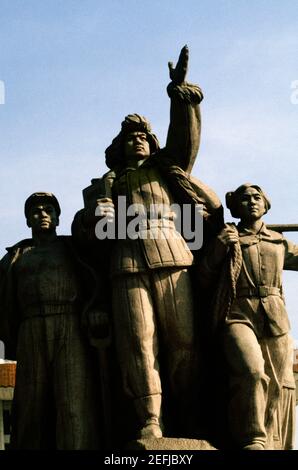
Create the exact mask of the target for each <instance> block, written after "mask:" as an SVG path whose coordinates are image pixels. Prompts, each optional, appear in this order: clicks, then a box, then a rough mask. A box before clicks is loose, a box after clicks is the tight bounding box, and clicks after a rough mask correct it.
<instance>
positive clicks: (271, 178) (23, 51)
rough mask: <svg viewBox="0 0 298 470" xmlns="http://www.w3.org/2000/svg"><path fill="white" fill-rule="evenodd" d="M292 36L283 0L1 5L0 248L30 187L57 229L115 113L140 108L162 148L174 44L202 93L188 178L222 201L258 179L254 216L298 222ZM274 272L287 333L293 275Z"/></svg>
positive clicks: (294, 26) (112, 127) (296, 279)
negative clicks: (42, 196)
mask: <svg viewBox="0 0 298 470" xmlns="http://www.w3.org/2000/svg"><path fill="white" fill-rule="evenodd" d="M297 31H298V2H296V1H295V0H283V1H282V2H281V1H277V0H271V1H270V2H269V1H267V0H266V1H265V0H258V1H256V0H251V1H249V2H248V1H246V0H230V1H229V0H201V1H199V0H184V1H183V2H181V1H179V2H178V1H176V0H150V1H149V0H143V1H137V0H109V1H101V0H97V1H96V0H84V1H79V0H51V1H42V2H41V1H38V0H35V1H34V0H26V1H22V0H0V80H2V82H3V83H4V85H5V104H2V105H0V158H1V186H0V214H1V221H2V224H1V225H2V230H1V233H0V255H3V254H4V252H5V247H6V246H8V245H10V244H12V243H14V242H16V241H18V240H19V239H21V238H24V237H27V236H29V235H30V233H29V231H28V228H27V227H26V225H25V221H24V218H23V203H24V200H25V199H26V197H27V196H28V195H29V194H31V193H32V192H33V191H37V190H47V191H52V192H54V193H55V194H56V195H57V197H58V198H59V200H60V201H61V206H62V216H61V226H60V230H59V233H69V231H70V224H71V221H72V218H73V215H74V213H75V212H76V211H77V210H78V209H79V208H80V207H81V206H82V194H81V191H82V189H83V188H84V187H86V186H87V185H88V184H89V181H90V179H91V178H93V177H96V176H99V175H101V174H102V173H103V172H105V171H106V168H105V164H104V150H105V148H106V147H107V146H108V145H109V144H110V142H111V139H112V138H113V137H114V136H115V135H116V133H118V131H119V128H120V122H121V121H122V119H123V117H124V116H125V115H126V114H128V113H132V112H138V113H140V114H143V115H145V116H147V117H148V118H149V120H150V121H151V123H152V126H153V129H154V131H155V133H156V134H157V135H158V136H159V139H160V142H161V144H162V145H163V144H164V143H165V139H166V133H167V126H168V117H169V100H168V97H167V95H166V91H165V88H166V85H167V83H168V70H167V62H168V60H173V61H176V60H177V57H178V54H179V51H180V49H181V47H182V46H183V45H184V44H188V46H189V49H190V64H189V74H188V80H189V81H191V82H194V83H198V84H199V85H200V86H201V87H202V89H203V91H204V95H205V99H204V101H203V103H202V106H201V110H202V120H203V127H202V142H201V148H200V151H199V155H198V158H197V162H196V165H195V167H194V170H193V174H194V175H195V176H197V177H198V178H200V179H202V180H203V181H204V182H206V183H207V184H209V185H210V186H211V187H212V188H213V189H214V190H215V191H216V192H217V194H218V195H219V197H220V198H221V199H222V200H223V201H224V195H225V193H226V191H228V190H231V189H235V188H236V187H237V186H238V185H239V184H241V183H243V182H246V181H250V182H253V183H256V184H259V185H261V186H262V187H263V188H264V189H265V190H266V192H267V193H268V195H269V197H270V199H271V202H272V209H271V211H270V212H269V213H268V215H267V216H266V221H267V222H268V223H279V222H281V223H298V214H297V209H296V206H297V202H298V187H297V172H298V161H297V155H298V105H295V104H293V103H292V102H291V93H292V92H293V90H291V83H292V82H293V81H294V80H298V66H297V50H298V34H297ZM226 218H227V220H231V219H230V217H229V214H228V213H227V212H226ZM287 236H288V238H290V239H291V240H293V241H296V242H297V243H298V234H288V235H287ZM284 279H285V292H286V296H287V306H288V311H289V315H290V319H291V323H292V329H293V336H294V337H295V338H297V339H298V315H297V313H298V312H297V307H296V305H297V286H298V274H296V273H285V277H284Z"/></svg>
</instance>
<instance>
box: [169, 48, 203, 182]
mask: <svg viewBox="0 0 298 470" xmlns="http://www.w3.org/2000/svg"><path fill="white" fill-rule="evenodd" d="M188 56H189V51H188V47H187V46H184V47H183V48H182V50H181V52H180V56H179V59H178V62H177V65H176V67H175V68H174V67H173V64H172V62H169V71H170V78H171V82H170V84H169V85H168V88H167V92H168V95H169V97H170V98H171V110H170V125H169V130H168V136H167V143H166V151H167V155H168V156H169V157H170V159H171V161H172V162H173V164H176V165H178V166H180V167H181V168H182V169H183V170H184V171H186V172H187V173H190V172H191V169H192V167H193V164H194V162H195V158H196V156H197V153H198V150H199V145H200V135H201V115H200V109H199V104H200V102H201V101H202V99H203V93H202V91H201V89H200V88H199V87H198V86H197V85H191V84H190V83H187V82H186V81H185V77H186V73H187V66H188Z"/></svg>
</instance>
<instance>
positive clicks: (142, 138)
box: [124, 132, 150, 160]
mask: <svg viewBox="0 0 298 470" xmlns="http://www.w3.org/2000/svg"><path fill="white" fill-rule="evenodd" d="M124 153H125V157H126V159H127V160H129V159H136V160H144V159H145V158H148V157H149V156H150V145H149V142H148V140H147V134H146V133H145V132H130V133H129V134H127V136H126V137H125V141H124Z"/></svg>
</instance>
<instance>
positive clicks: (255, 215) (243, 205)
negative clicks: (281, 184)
mask: <svg viewBox="0 0 298 470" xmlns="http://www.w3.org/2000/svg"><path fill="white" fill-rule="evenodd" d="M265 212H266V207H265V201H264V198H263V196H262V195H261V194H260V193H259V192H258V191H257V190H256V189H255V188H247V189H246V190H245V191H244V193H243V194H242V195H241V197H240V199H239V215H240V218H241V220H244V221H252V220H258V219H260V218H261V217H262V216H263V215H264V214H265Z"/></svg>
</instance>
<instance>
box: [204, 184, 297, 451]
mask: <svg viewBox="0 0 298 470" xmlns="http://www.w3.org/2000/svg"><path fill="white" fill-rule="evenodd" d="M226 203H227V207H228V208H229V209H230V211H231V214H232V216H233V217H235V218H239V219H240V223H239V224H238V225H237V226H236V225H235V224H226V226H225V227H224V229H223V230H222V231H221V233H220V234H219V235H218V236H217V237H216V238H215V239H214V241H212V242H211V243H210V244H209V246H208V248H207V249H206V252H205V257H204V259H203V260H202V262H201V264H200V266H199V271H200V278H201V282H202V283H204V284H205V287H207V286H208V284H210V283H211V285H212V286H213V291H214V292H215V300H214V308H213V316H212V323H213V333H214V335H215V338H216V339H217V343H218V344H220V346H219V347H220V348H221V352H222V353H223V355H224V358H225V362H226V367H227V374H228V383H229V389H228V426H229V431H230V435H231V438H232V441H231V442H232V444H231V445H232V446H233V447H236V448H241V449H245V450H263V449H266V450H267V449H285V450H289V449H292V448H293V439H294V429H295V406H296V395H295V380H294V376H293V343H292V338H291V337H290V335H289V330H290V325H289V320H288V315H287V312H286V309H285V303H284V296H283V290H282V271H283V269H288V270H294V271H297V270H298V246H297V245H294V244H293V243H292V242H290V241H288V240H286V239H285V238H284V237H283V235H282V234H280V233H277V232H275V231H272V230H269V229H268V228H267V227H266V225H265V224H264V222H263V221H262V216H263V215H264V214H266V212H267V211H268V210H269V209H270V202H269V200H268V198H267V196H266V195H265V193H264V191H263V190H262V189H261V188H260V187H259V186H257V185H255V184H250V183H246V184H243V185H241V186H240V187H239V188H238V189H236V190H235V191H233V192H229V193H227V195H226ZM216 286H217V287H216Z"/></svg>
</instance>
